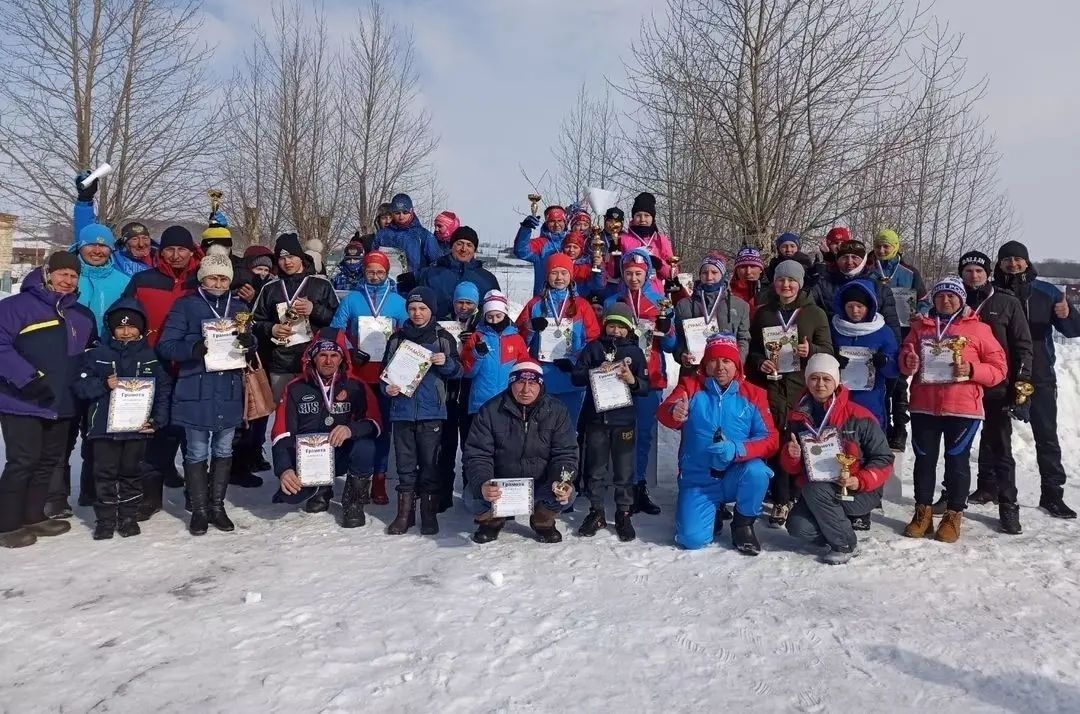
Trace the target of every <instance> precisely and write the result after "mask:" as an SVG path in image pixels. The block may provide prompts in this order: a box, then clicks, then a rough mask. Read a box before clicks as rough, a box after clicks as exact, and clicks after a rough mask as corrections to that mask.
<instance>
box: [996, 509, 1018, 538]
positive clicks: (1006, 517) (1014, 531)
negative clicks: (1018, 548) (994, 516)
mask: <svg viewBox="0 0 1080 714" xmlns="http://www.w3.org/2000/svg"><path fill="white" fill-rule="evenodd" d="M998 520H1000V521H1001V532H1002V533H1008V534H1009V535H1020V534H1021V533H1023V532H1024V529H1023V528H1021V527H1020V506H1018V505H1016V504H1015V503H1000V504H998Z"/></svg>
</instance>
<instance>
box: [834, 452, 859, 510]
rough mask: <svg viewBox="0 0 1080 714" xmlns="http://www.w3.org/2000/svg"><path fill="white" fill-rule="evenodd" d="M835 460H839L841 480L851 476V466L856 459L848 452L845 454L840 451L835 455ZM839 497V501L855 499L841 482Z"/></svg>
mask: <svg viewBox="0 0 1080 714" xmlns="http://www.w3.org/2000/svg"><path fill="white" fill-rule="evenodd" d="M836 460H837V461H839V462H840V479H841V481H846V480H847V479H849V478H851V467H852V466H853V465H854V464H855V462H856V461H858V459H857V458H855V457H854V456H851V455H850V454H845V453H843V452H841V453H839V454H837V455H836ZM839 498H840V500H841V501H854V500H855V497H854V496H852V495H851V494H850V493H848V490H847V486H844V485H843V484H841V485H840V496H839Z"/></svg>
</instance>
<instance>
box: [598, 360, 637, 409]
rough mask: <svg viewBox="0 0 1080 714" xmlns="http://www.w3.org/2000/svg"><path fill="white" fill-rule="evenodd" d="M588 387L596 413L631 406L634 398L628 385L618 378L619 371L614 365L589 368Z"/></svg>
mask: <svg viewBox="0 0 1080 714" xmlns="http://www.w3.org/2000/svg"><path fill="white" fill-rule="evenodd" d="M589 389H590V391H591V392H592V398H593V406H594V407H595V408H596V413H597V414H603V413H604V412H609V411H611V410H612V409H621V408H622V407H629V406H633V404H634V398H633V396H631V394H630V387H628V386H627V384H626V382H624V381H622V380H621V379H619V372H618V370H617V369H614V365H612V366H611V367H609V368H608V369H604V367H597V368H596V369H590V370H589Z"/></svg>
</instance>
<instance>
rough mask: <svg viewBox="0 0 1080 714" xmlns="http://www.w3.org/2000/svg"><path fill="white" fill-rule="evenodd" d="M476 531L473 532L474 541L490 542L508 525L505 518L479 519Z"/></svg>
mask: <svg viewBox="0 0 1080 714" xmlns="http://www.w3.org/2000/svg"><path fill="white" fill-rule="evenodd" d="M477 524H478V525H477V528H476V532H475V533H473V535H472V539H473V543H490V542H491V541H493V540H495V539H497V538H498V537H499V532H500V531H502V529H503V526H504V525H506V519H505V518H489V519H487V520H485V521H477Z"/></svg>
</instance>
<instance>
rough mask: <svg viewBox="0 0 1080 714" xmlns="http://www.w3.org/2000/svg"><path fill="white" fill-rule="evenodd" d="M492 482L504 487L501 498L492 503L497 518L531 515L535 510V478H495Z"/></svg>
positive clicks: (492, 512)
mask: <svg viewBox="0 0 1080 714" xmlns="http://www.w3.org/2000/svg"><path fill="white" fill-rule="evenodd" d="M491 483H493V484H494V485H496V486H498V487H499V488H500V489H502V495H501V496H499V500H497V501H495V502H494V503H492V504H491V515H492V516H494V517H495V518H513V517H514V516H530V515H532V512H533V488H534V486H533V480H532V479H531V478H494V479H491Z"/></svg>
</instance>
